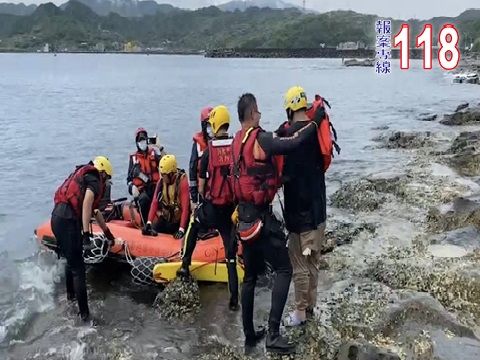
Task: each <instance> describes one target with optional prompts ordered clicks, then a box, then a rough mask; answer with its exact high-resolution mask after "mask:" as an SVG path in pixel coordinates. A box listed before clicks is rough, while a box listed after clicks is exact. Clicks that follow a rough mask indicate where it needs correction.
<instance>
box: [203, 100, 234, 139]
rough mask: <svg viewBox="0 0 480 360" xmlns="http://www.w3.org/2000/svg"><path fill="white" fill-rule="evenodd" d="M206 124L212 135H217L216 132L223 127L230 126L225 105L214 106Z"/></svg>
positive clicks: (228, 114)
mask: <svg viewBox="0 0 480 360" xmlns="http://www.w3.org/2000/svg"><path fill="white" fill-rule="evenodd" d="M208 122H209V124H210V126H211V127H212V130H213V134H214V135H217V132H218V130H220V128H221V127H222V126H224V125H229V124H230V113H229V112H228V109H227V107H226V106H225V105H219V106H215V107H214V108H213V109H212V111H210V117H209V118H208Z"/></svg>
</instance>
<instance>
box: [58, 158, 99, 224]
mask: <svg viewBox="0 0 480 360" xmlns="http://www.w3.org/2000/svg"><path fill="white" fill-rule="evenodd" d="M86 174H94V175H96V176H98V178H99V179H100V192H99V193H98V194H97V196H95V199H94V201H93V206H92V209H98V206H99V204H100V200H101V199H102V197H103V192H104V188H105V184H104V182H103V180H102V177H101V176H100V173H99V172H98V170H97V169H96V168H95V167H94V166H93V165H90V164H89V165H80V166H77V168H76V169H75V171H74V172H73V173H71V174H70V175H69V176H68V178H67V179H66V180H65V181H64V182H63V184H62V185H60V187H59V188H58V189H57V191H55V196H54V199H53V201H54V203H55V205H57V204H60V203H65V204H70V206H71V207H72V209H73V211H74V212H75V214H76V215H77V216H78V218H79V219H81V218H82V207H83V199H84V197H85V190H86V189H85V179H84V176H85V175H86Z"/></svg>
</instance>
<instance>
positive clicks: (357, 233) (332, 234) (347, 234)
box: [324, 222, 377, 252]
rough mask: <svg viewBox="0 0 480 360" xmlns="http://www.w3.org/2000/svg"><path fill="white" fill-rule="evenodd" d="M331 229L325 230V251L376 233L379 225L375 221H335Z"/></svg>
mask: <svg viewBox="0 0 480 360" xmlns="http://www.w3.org/2000/svg"><path fill="white" fill-rule="evenodd" d="M329 227H331V228H330V229H329V230H327V231H326V232H325V238H326V240H327V241H326V246H325V247H324V251H325V252H327V251H328V250H330V249H333V248H334V247H336V246H341V245H345V244H351V243H352V242H353V241H354V240H355V239H359V238H360V239H364V238H366V237H371V236H373V235H374V234H375V232H376V229H377V225H376V224H373V223H366V222H362V223H358V224H356V223H348V222H333V224H332V225H329ZM360 239H359V240H360Z"/></svg>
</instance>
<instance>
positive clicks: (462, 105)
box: [455, 103, 469, 112]
mask: <svg viewBox="0 0 480 360" xmlns="http://www.w3.org/2000/svg"><path fill="white" fill-rule="evenodd" d="M468 105H469V104H468V103H462V104H460V105H458V106H457V109H456V110H455V112H459V111H460V110H463V109H466V108H468Z"/></svg>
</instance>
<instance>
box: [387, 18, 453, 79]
mask: <svg viewBox="0 0 480 360" xmlns="http://www.w3.org/2000/svg"><path fill="white" fill-rule="evenodd" d="M432 33H433V28H432V24H425V26H424V27H423V31H422V33H421V34H420V35H418V36H417V41H416V45H415V46H416V47H417V48H420V47H423V68H424V69H427V70H430V69H431V68H432V52H433V47H432V46H433V45H432V42H433V34H432ZM409 40H410V27H409V25H408V24H402V28H401V29H400V31H399V32H398V34H397V35H395V37H394V38H393V46H394V47H398V46H400V69H404V70H406V69H408V68H410V52H409ZM458 40H459V36H458V31H457V29H456V28H455V26H454V25H453V24H445V25H443V27H442V30H440V33H439V34H438V42H439V44H440V47H439V49H438V63H439V64H440V66H441V67H442V68H443V69H445V70H453V69H455V68H456V67H457V65H458V62H459V61H460V51H459V50H458Z"/></svg>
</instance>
